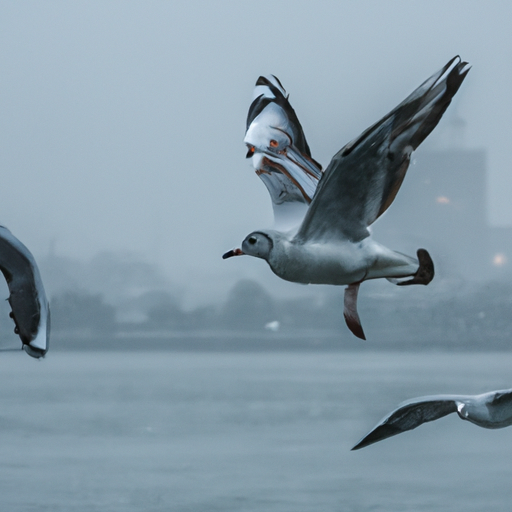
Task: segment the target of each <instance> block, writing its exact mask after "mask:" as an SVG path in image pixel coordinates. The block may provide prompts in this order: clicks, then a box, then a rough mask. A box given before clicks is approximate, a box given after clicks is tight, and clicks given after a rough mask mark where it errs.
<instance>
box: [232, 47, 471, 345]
mask: <svg viewBox="0 0 512 512" xmlns="http://www.w3.org/2000/svg"><path fill="white" fill-rule="evenodd" d="M469 69H470V66H469V65H468V63H467V62H462V61H461V59H460V57H458V56H457V57H454V58H453V59H452V60H450V62H448V64H446V66H444V67H443V68H442V69H441V70H440V71H439V72H437V73H435V74H434V75H432V76H431V77H430V78H429V79H428V80H426V81H425V82H424V83H423V84H422V85H420V87H418V88H417V89H416V90H415V91H414V92H413V93H412V94H411V95H409V96H408V97H407V98H406V99H405V100H404V101H403V102H402V103H400V105H398V106H397V107H396V108H395V109H394V110H392V111H391V112H390V113H389V114H388V115H386V116H385V117H383V118H382V119H381V120H380V121H378V122H377V123H375V124H374V125H373V126H371V127H370V128H368V129H367V130H366V131H364V132H363V133H362V134H361V135H360V136H359V137H357V138H356V139H355V140H353V141H352V142H350V143H349V144H347V145H346V146H345V147H343V148H342V149H341V150H340V151H339V152H338V153H337V154H336V155H335V156H334V157H333V159H332V160H331V163H330V164H329V166H328V167H327V169H326V171H325V173H323V174H322V175H321V179H320V181H319V182H318V186H317V187H316V191H315V192H314V195H313V199H312V201H311V204H310V205H309V208H308V209H307V211H306V214H305V217H304V219H303V220H302V223H301V224H300V226H299V227H298V230H296V231H286V232H285V231H277V230H268V231H254V232H253V233H251V234H249V235H248V236H247V237H246V238H245V240H244V241H243V242H242V247H241V249H233V250H231V251H228V252H227V253H225V254H224V255H223V258H224V259H226V258H229V257H231V256H239V255H243V254H247V255H249V256H255V257H257V258H262V259H264V260H266V261H267V263H268V264H269V265H270V268H271V269H272V271H273V272H274V273H275V274H276V275H277V276H279V277H281V278H282V279H285V280H287V281H292V282H296V283H305V284H331V285H348V287H347V288H346V290H345V301H344V304H345V305H344V316H345V320H346V322H347V326H348V327H349V329H350V330H351V331H352V332H353V333H354V334H355V335H356V336H358V337H359V338H362V339H365V336H364V332H363V329H362V327H361V322H360V320H359V315H358V313H357V293H358V291H359V286H360V284H361V283H362V282H363V281H365V280H368V279H378V278H387V279H389V280H391V281H392V282H394V283H395V284H398V285H411V284H424V285H426V284H428V283H429V282H430V281H431V280H432V279H433V277H434V265H433V263H432V260H431V258H430V255H429V254H428V252H427V251H426V250H425V249H419V250H418V251H417V256H418V259H416V258H413V257H410V256H407V255H405V254H402V253H399V252H396V251H393V250H391V249H388V248H387V247H384V246H383V245H381V244H379V243H377V242H376V241H374V240H373V239H372V238H371V236H370V232H369V230H368V228H369V226H370V225H371V224H372V223H373V222H375V220H377V219H378V218H379V217H380V216H381V215H382V214H383V213H384V212H385V211H386V210H387V208H388V207H389V206H390V204H391V203H392V202H393V200H394V198H395V196H396V194H397V192H398V190H399V188H400V185H401V184H402V181H403V179H404V176H405V173H406V171H407V168H408V167H409V162H410V160H411V154H412V152H413V151H414V150H415V149H416V148H417V147H418V146H419V145H420V144H421V142H422V141H423V140H424V139H425V138H426V137H427V136H428V135H429V133H430V132H431V131H432V130H433V129H434V128H435V126H436V125H437V123H438V122H439V120H440V119H441V117H442V115H443V113H444V112H445V110H446V109H447V107H448V105H449V104H450V102H451V100H452V97H453V96H454V94H455V93H456V92H457V90H458V89H459V87H460V85H461V83H462V81H463V80H464V78H465V76H466V74H467V73H468V71H469ZM277 83H278V82H277ZM274 85H275V84H274ZM267 86H268V84H267ZM274 96H277V95H276V94H274ZM264 99H265V98H264V97H263V98H260V100H261V102H263V101H264ZM291 112H293V109H292V110H291ZM288 113H289V111H288ZM295 117H296V116H295ZM294 127H295V128H297V127H300V124H299V123H298V120H296V122H292V123H291V125H290V128H291V129H292V130H293V128H294ZM249 131H250V130H248V134H249ZM255 131H256V130H255ZM275 133H276V134H275V138H271V139H270V140H269V141H268V145H267V146H266V147H263V145H264V138H263V135H264V134H265V132H264V130H262V136H261V141H262V143H261V145H260V146H259V149H258V152H259V153H260V154H261V155H264V156H262V157H261V159H262V162H263V163H265V162H264V159H265V158H266V159H267V160H268V161H269V162H271V165H270V164H267V165H266V166H265V167H263V170H262V172H261V173H260V177H262V178H263V179H264V180H266V181H265V184H266V185H267V187H268V188H269V191H270V194H271V197H272V199H273V202H274V204H276V200H275V199H274V198H275V196H276V194H273V192H272V186H274V185H275V184H276V183H281V184H282V183H286V180H284V178H283V176H286V177H287V178H289V179H290V181H292V183H293V185H294V186H295V189H297V190H299V191H300V190H301V188H302V190H303V191H304V192H305V193H306V194H305V195H308V196H309V189H308V190H306V189H305V188H303V187H302V185H301V182H300V181H299V179H298V178H297V176H300V175H301V174H302V176H303V177H309V178H311V175H312V174H314V173H313V172H312V170H313V168H314V167H316V164H315V162H314V160H312V159H310V157H309V153H308V151H309V148H308V147H307V144H306V141H305V138H303V139H301V138H300V137H298V136H297V135H296V134H295V133H293V131H290V130H288V131H287V129H286V127H279V129H277V128H276V132H275ZM301 133H302V129H300V131H299V135H300V134H301ZM279 134H281V135H282V136H281V137H278V135H279ZM302 137H303V134H302ZM248 140H249V137H248V136H246V141H248ZM250 140H251V141H252V140H253V139H250ZM300 140H302V146H300V142H297V141H300ZM251 148H254V149H251ZM305 148H307V151H306V153H304V151H305ZM249 152H250V153H254V154H256V146H255V145H254V144H253V143H252V142H251V143H250V144H249ZM253 158H254V156H253ZM306 163H308V165H306ZM293 169H295V171H296V173H295V174H293V173H292V170H293ZM317 169H318V168H317ZM285 171H286V172H285ZM279 173H281V175H282V176H279ZM267 175H268V176H270V177H271V178H273V181H272V182H271V181H270V178H268V177H267ZM293 176H295V178H294V179H295V181H293V180H292V179H291V177H293ZM303 181H304V180H303ZM312 181H313V182H314V179H313V180H312ZM269 183H270V186H269ZM285 188H286V187H285V185H282V186H281V190H283V189H285ZM295 189H294V188H292V191H294V190H295ZM301 193H302V192H301ZM290 194H291V192H290ZM290 197H291V196H290ZM303 197H304V199H305V200H306V197H305V196H303ZM306 201H307V200H306ZM406 277H411V279H409V280H406V281H397V279H399V278H406Z"/></svg>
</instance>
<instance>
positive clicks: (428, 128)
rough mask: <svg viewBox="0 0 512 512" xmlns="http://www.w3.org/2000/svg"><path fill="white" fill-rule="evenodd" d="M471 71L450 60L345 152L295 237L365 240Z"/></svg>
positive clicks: (334, 162)
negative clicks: (418, 151) (414, 156)
mask: <svg viewBox="0 0 512 512" xmlns="http://www.w3.org/2000/svg"><path fill="white" fill-rule="evenodd" d="M469 69H470V67H469V65H468V64H467V63H466V62H462V61H461V59H460V57H454V58H453V59H452V60H450V62H448V63H447V64H446V66H444V67H443V68H442V69H441V70H440V71H438V72H437V73H435V74H434V75H432V76H431V77H430V78H429V79H427V80H426V81H425V82H423V84H421V85H420V86H419V87H418V88H417V89H416V90H415V91H413V92H412V93H411V94H410V95H409V96H408V97H407V98H406V99H405V100H404V101H403V102H402V103H400V104H399V105H398V106H397V107H396V108H395V109H393V110H392V111H391V112H390V113H389V114H387V115H386V116H385V117H383V118H382V119H381V120H380V121H378V122H377V123H375V124H374V125H372V126H371V127H370V128H368V129H367V130H365V131H364V132H363V133H362V134H361V135H360V136H359V137H357V138H356V139H355V140H353V141H352V142H350V143H349V144H347V145H346V146H345V147H343V148H342V149H341V150H340V151H339V152H338V153H337V154H336V155H335V156H334V157H333V159H332V160H331V162H330V164H329V166H328V167H327V169H326V171H325V173H324V174H323V176H322V178H321V180H320V182H319V184H318V187H317V190H316V192H315V195H314V197H313V200H312V202H311V205H310V207H309V209H308V212H307V214H306V217H305V218H304V221H303V223H302V225H301V227H300V229H299V231H298V233H297V237H298V238H299V239H302V240H321V239H323V238H325V237H326V236H327V237H329V236H337V237H340V236H341V237H343V238H346V239H349V240H351V241H353V242H356V241H360V240H362V239H364V238H366V237H367V236H368V235H369V231H368V226H370V225H371V224H372V223H373V222H374V221H375V220H376V219H377V218H378V217H379V216H380V215H382V214H383V213H384V212H385V211H386V210H387V208H388V207H389V206H390V205H391V203H392V202H393V200H394V198H395V196H396V194H397V193H398V190H399V189H400V186H401V184H402V182H403V179H404V177H405V174H406V172H407V169H408V167H409V163H410V159H411V153H412V152H413V151H414V150H415V149H416V148H417V147H418V146H419V145H420V144H421V142H423V140H425V138H426V137H427V136H428V135H429V134H430V133H431V132H432V130H433V129H434V128H435V127H436V125H437V124H438V122H439V120H440V119H441V117H442V115H443V114H444V112H445V111H446V109H447V108H448V105H449V104H450V102H451V100H452V98H453V96H454V95H455V93H456V92H457V91H458V89H459V87H460V85H461V84H462V82H463V80H464V78H465V77H466V75H467V73H468V71H469Z"/></svg>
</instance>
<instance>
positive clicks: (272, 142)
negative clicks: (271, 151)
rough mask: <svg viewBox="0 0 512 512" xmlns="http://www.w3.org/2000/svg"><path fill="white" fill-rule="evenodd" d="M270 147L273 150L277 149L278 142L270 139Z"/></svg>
mask: <svg viewBox="0 0 512 512" xmlns="http://www.w3.org/2000/svg"><path fill="white" fill-rule="evenodd" d="M270 145H271V146H272V147H273V148H277V146H279V142H277V140H274V139H270Z"/></svg>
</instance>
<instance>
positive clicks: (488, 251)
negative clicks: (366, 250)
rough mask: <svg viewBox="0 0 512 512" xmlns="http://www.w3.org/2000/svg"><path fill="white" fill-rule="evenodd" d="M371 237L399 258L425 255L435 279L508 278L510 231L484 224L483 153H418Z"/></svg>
mask: <svg viewBox="0 0 512 512" xmlns="http://www.w3.org/2000/svg"><path fill="white" fill-rule="evenodd" d="M373 232H374V236H375V238H376V240H378V241H382V243H384V244H385V245H386V246H388V247H391V248H393V249H395V250H397V251H400V252H405V253H407V254H411V255H413V254H414V253H415V251H416V250H417V249H418V248H420V247H424V248H425V249H428V251H429V252H430V254H431V255H432V258H433V259H434V263H435V265H436V273H437V275H438V276H439V277H445V278H459V279H463V280H467V281H473V280H488V279H493V278H494V279H495V278H499V277H501V276H512V229H511V228H495V227H491V226H490V225H489V222H488V208H487V168H486V152H485V150H482V149H462V148H460V147H457V148H453V149H443V150H438V151H421V150H420V151H418V153H417V155H416V154H415V155H414V159H413V162H411V166H410V168H409V170H408V172H407V175H406V177H405V180H404V183H403V185H402V189H401V190H400V193H399V194H398V195H397V197H396V199H395V202H394V203H393V205H392V206H391V207H390V208H389V210H388V211H387V212H386V213H385V214H384V215H383V217H382V218H381V219H379V221H377V222H376V223H375V225H374V227H373Z"/></svg>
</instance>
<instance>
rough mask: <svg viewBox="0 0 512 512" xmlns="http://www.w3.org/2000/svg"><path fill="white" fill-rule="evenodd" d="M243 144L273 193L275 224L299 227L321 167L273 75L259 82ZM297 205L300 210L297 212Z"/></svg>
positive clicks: (271, 195) (248, 116) (248, 156)
mask: <svg viewBox="0 0 512 512" xmlns="http://www.w3.org/2000/svg"><path fill="white" fill-rule="evenodd" d="M244 142H245V144H246V145H247V147H248V152H247V158H251V163H252V165H253V167H254V169H255V171H256V174H257V175H258V176H259V177H260V178H261V179H262V181H263V182H264V183H265V185H266V187H267V189H268V191H269V193H270V197H271V200H272V205H273V208H274V215H275V218H276V223H278V224H281V223H283V224H287V222H288V220H290V221H291V223H292V224H293V225H294V226H297V225H299V224H300V223H301V222H302V219H303V218H304V214H305V208H304V207H305V206H307V205H309V203H310V202H311V199H312V197H313V195H314V193H315V190H316V186H317V184H318V180H319V179H320V177H321V175H322V167H321V165H320V164H319V163H318V162H316V161H315V160H313V158H311V151H310V149H309V146H308V143H307V141H306V137H305V135H304V131H303V129H302V126H301V124H300V122H299V119H298V118H297V115H296V114H295V111H294V110H293V108H292V106H291V105H290V102H289V101H288V96H287V95H286V91H285V90H284V88H283V86H282V85H281V82H280V81H279V80H278V79H277V78H276V77H275V76H273V75H270V76H268V77H264V76H260V77H259V78H258V80H257V82H256V87H255V90H254V100H253V102H252V103H251V106H250V108H249V113H248V115H247V129H246V133H245V138H244ZM290 205H291V206H290ZM297 205H299V206H300V207H299V208H297V211H294V208H295V206H297ZM288 217H289V219H288ZM281 221H283V222H281ZM282 227H284V226H282Z"/></svg>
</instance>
